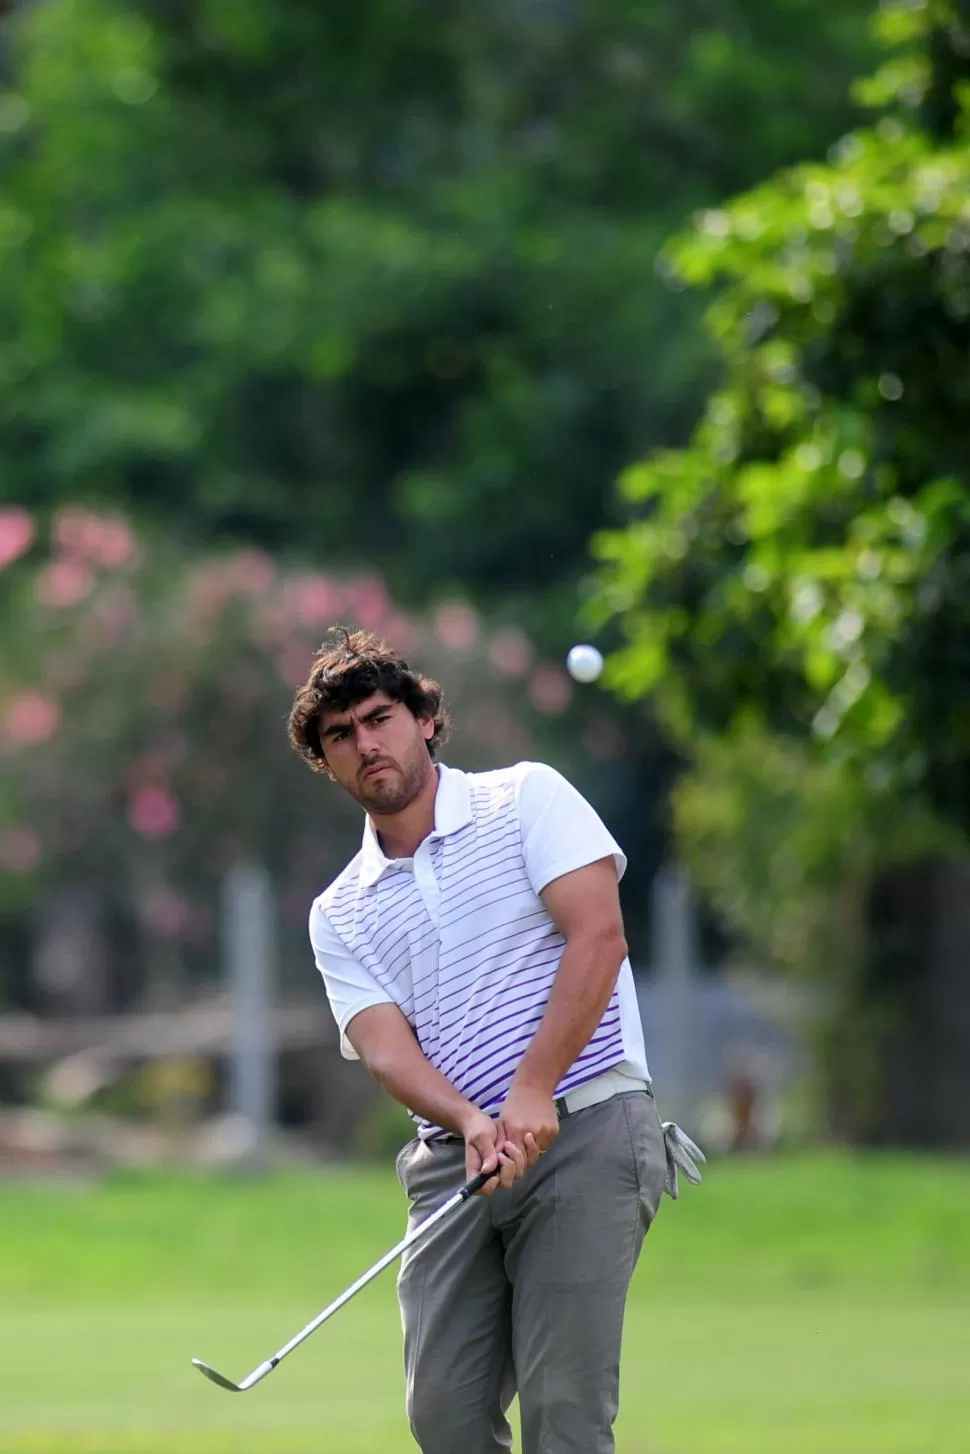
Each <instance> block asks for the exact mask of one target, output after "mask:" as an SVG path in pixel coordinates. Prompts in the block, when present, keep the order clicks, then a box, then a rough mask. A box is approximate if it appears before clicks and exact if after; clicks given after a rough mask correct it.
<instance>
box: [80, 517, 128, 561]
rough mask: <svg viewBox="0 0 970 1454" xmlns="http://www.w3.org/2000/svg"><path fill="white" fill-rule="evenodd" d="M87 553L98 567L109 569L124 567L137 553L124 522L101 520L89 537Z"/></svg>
mask: <svg viewBox="0 0 970 1454" xmlns="http://www.w3.org/2000/svg"><path fill="white" fill-rule="evenodd" d="M88 548H89V552H90V555H91V558H92V559H94V560H96V561H97V563H98V564H99V565H103V566H107V567H109V569H110V568H113V567H117V566H119V565H124V563H125V561H126V560H132V559H134V557H135V555H136V553H137V546H136V544H135V537H134V535H133V534H132V531H131V527H130V526H129V525H127V524H126V523H125V521H124V520H117V519H114V520H101V521H100V522H99V524H98V528H97V532H96V533H95V532H94V531H93V530H92V532H91V535H90V543H89V547H88Z"/></svg>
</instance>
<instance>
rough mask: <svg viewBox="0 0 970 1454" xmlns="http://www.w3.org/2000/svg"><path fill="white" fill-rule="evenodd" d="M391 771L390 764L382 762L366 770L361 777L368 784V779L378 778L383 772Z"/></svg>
mask: <svg viewBox="0 0 970 1454" xmlns="http://www.w3.org/2000/svg"><path fill="white" fill-rule="evenodd" d="M390 771H391V768H390V764H389V763H386V762H381V763H378V764H377V766H376V767H368V768H365V769H364V771H363V772H362V773H361V777H362V778H363V779H364V781H365V782H366V780H367V779H368V778H372V777H378V776H379V775H380V774H381V773H382V772H390Z"/></svg>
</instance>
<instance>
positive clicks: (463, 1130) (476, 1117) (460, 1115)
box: [448, 1101, 491, 1140]
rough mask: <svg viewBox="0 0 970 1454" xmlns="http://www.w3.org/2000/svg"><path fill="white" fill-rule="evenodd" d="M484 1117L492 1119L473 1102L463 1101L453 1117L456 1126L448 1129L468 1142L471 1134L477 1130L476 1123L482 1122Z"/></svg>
mask: <svg viewBox="0 0 970 1454" xmlns="http://www.w3.org/2000/svg"><path fill="white" fill-rule="evenodd" d="M483 1117H484V1118H485V1119H488V1120H490V1119H491V1117H487V1116H486V1113H485V1112H484V1111H483V1110H482V1109H481V1108H480V1107H479V1106H476V1105H474V1104H473V1103H472V1102H471V1101H463V1103H462V1104H461V1105H460V1106H458V1107H457V1108H456V1109H455V1112H454V1115H453V1117H452V1120H453V1123H454V1124H453V1125H452V1126H449V1128H448V1129H449V1130H452V1131H455V1132H457V1134H458V1135H459V1136H462V1137H464V1138H465V1140H467V1139H468V1135H469V1132H471V1131H473V1130H474V1129H475V1123H476V1121H481V1120H482V1118H483Z"/></svg>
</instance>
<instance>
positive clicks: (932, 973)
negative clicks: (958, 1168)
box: [861, 858, 970, 1149]
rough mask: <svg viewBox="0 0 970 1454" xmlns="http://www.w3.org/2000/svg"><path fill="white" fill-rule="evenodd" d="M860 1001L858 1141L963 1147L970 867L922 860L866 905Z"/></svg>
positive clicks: (968, 1092)
mask: <svg viewBox="0 0 970 1454" xmlns="http://www.w3.org/2000/svg"><path fill="white" fill-rule="evenodd" d="M870 926H871V936H872V937H871V941H870V943H871V952H870V957H869V963H868V965H867V970H866V974H865V977H864V980H863V984H862V987H861V988H862V997H863V1003H864V1004H867V1005H868V1007H869V1009H870V1011H872V1010H873V1008H874V1009H875V1023H876V1024H877V1025H878V1026H879V1030H878V1031H877V1034H876V1036H875V1041H876V1043H875V1046H874V1054H875V1060H876V1065H877V1070H878V1074H877V1076H876V1077H875V1084H876V1085H878V1087H879V1094H878V1096H877V1097H876V1098H874V1103H873V1104H872V1105H871V1107H870V1108H869V1116H868V1117H867V1118H866V1119H867V1120H869V1125H868V1127H867V1128H866V1130H867V1134H865V1136H864V1139H866V1140H868V1141H870V1142H873V1143H876V1144H883V1145H890V1144H891V1145H904V1146H912V1147H939V1148H943V1147H949V1148H963V1149H967V1148H970V864H967V863H966V862H954V861H952V860H949V861H948V860H943V859H938V858H937V859H926V860H923V861H921V862H919V863H916V864H909V865H906V866H904V867H900V868H898V869H896V870H894V871H893V872H891V873H888V874H886V875H884V876H883V877H882V879H881V880H880V882H879V884H878V885H877V887H876V889H875V891H874V893H873V896H872V901H871V917H870Z"/></svg>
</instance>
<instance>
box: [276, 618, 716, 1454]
mask: <svg viewBox="0 0 970 1454" xmlns="http://www.w3.org/2000/svg"><path fill="white" fill-rule="evenodd" d="M446 731H447V717H446V714H445V712H444V710H443V707H442V695H441V689H440V688H439V686H438V685H437V683H435V682H432V681H429V680H428V679H426V678H425V677H423V676H421V675H419V674H417V673H415V672H413V671H411V670H410V668H409V667H408V666H407V664H406V663H405V662H404V660H403V659H402V658H401V656H400V655H399V654H398V653H397V652H396V651H394V650H393V649H392V648H390V647H388V646H387V645H386V644H385V643H383V642H381V641H379V640H378V639H377V638H376V637H374V636H372V635H369V634H366V633H364V632H354V633H344V636H343V639H342V640H338V641H334V642H332V643H331V644H330V645H328V646H325V647H324V648H323V649H322V650H321V652H320V653H319V654H318V655H317V657H316V658H315V660H314V663H313V667H312V670H311V672H310V676H309V678H308V680H307V682H306V683H305V685H304V686H303V687H302V688H301V689H300V690H299V692H298V693H297V696H296V700H295V702H294V705H293V710H292V712H291V715H290V739H291V741H292V743H293V745H294V746H295V748H296V749H297V751H299V752H300V754H301V755H302V756H303V757H304V758H305V759H306V761H307V762H308V763H309V764H310V766H311V767H313V768H314V769H316V770H318V771H322V772H324V773H326V775H327V776H328V777H330V778H331V779H332V780H333V781H334V782H336V783H339V785H340V786H341V787H342V788H344V789H345V790H346V791H347V792H348V793H350V795H351V796H352V797H353V798H354V799H355V800H356V801H357V802H358V803H359V804H360V806H361V807H362V808H363V809H364V811H365V813H366V821H365V826H364V838H363V844H362V847H361V850H360V852H359V853H358V854H357V855H356V857H355V858H354V859H353V860H352V861H351V862H350V863H349V864H348V865H347V867H346V868H345V869H344V871H343V872H342V873H341V874H340V875H339V876H338V877H337V878H336V879H335V880H334V882H333V883H332V884H331V885H330V886H329V888H327V889H326V890H325V891H324V892H323V893H322V894H321V895H320V896H319V898H318V899H317V900H316V901H315V903H314V905H313V908H312V910H311V915H310V938H311V942H312V944H313V950H314V954H315V957H316V962H317V965H318V967H319V969H320V971H321V973H322V975H323V979H324V983H325V985H326V990H327V995H328V997H329V1000H330V1004H331V1007H332V1010H333V1013H334V1016H335V1018H336V1020H337V1023H338V1026H339V1029H340V1035H341V1046H342V1049H343V1051H344V1053H345V1054H346V1055H348V1056H349V1057H351V1058H354V1057H359V1058H360V1059H361V1060H363V1062H364V1064H365V1066H366V1067H367V1069H368V1070H369V1071H370V1073H371V1075H373V1076H374V1077H375V1078H376V1079H377V1080H378V1081H379V1082H380V1083H381V1085H383V1086H384V1088H385V1089H386V1090H387V1091H389V1092H390V1094H391V1095H392V1096H394V1097H395V1098H396V1099H397V1100H398V1101H400V1102H401V1103H402V1104H403V1105H404V1106H406V1107H407V1108H408V1110H409V1112H410V1113H411V1115H412V1117H413V1118H414V1120H415V1121H416V1123H417V1136H416V1138H415V1139H414V1140H413V1141H411V1142H410V1143H409V1144H408V1145H407V1146H405V1147H404V1149H403V1151H402V1152H401V1154H400V1155H399V1157H398V1162H397V1170H398V1175H399V1177H400V1180H401V1182H402V1184H403V1186H404V1189H405V1191H406V1193H407V1196H408V1198H409V1201H410V1218H411V1222H412V1224H416V1223H418V1222H420V1221H421V1220H423V1218H424V1217H426V1216H427V1215H428V1214H429V1212H431V1211H432V1210H433V1209H434V1208H435V1207H436V1206H438V1205H440V1204H441V1202H442V1201H444V1199H445V1198H446V1196H447V1195H449V1194H450V1193H451V1192H452V1191H453V1190H455V1189H456V1188H457V1186H459V1185H460V1184H461V1182H462V1180H463V1179H464V1178H468V1177H471V1176H473V1175H475V1173H477V1172H478V1171H480V1170H484V1171H492V1170H494V1171H495V1173H496V1175H495V1177H494V1179H493V1180H492V1181H491V1182H490V1183H489V1184H488V1186H487V1187H486V1191H485V1193H483V1194H482V1196H481V1199H480V1200H477V1201H475V1202H473V1203H472V1204H470V1206H469V1208H468V1209H466V1213H467V1214H466V1215H463V1216H461V1217H455V1218H453V1219H451V1220H450V1221H446V1222H444V1223H442V1224H441V1225H440V1226H439V1227H438V1228H436V1229H435V1231H434V1232H433V1233H432V1234H431V1236H430V1237H429V1238H428V1240H427V1242H426V1243H424V1244H421V1245H420V1246H419V1247H418V1248H416V1249H415V1250H414V1251H413V1253H412V1254H410V1255H407V1254H406V1255H405V1258H404V1260H403V1262H402V1266H401V1272H400V1277H399V1281H398V1291H399V1297H400V1303H401V1310H402V1318H403V1324H404V1339H405V1365H406V1373H407V1405H408V1415H409V1418H410V1422H411V1428H412V1432H413V1434H414V1437H415V1439H416V1440H417V1442H418V1444H419V1446H420V1448H421V1449H422V1450H423V1451H424V1454H496V1451H500V1450H508V1449H511V1447H512V1442H511V1433H510V1429H509V1424H508V1421H507V1418H506V1411H507V1409H508V1406H509V1404H510V1402H511V1400H512V1397H513V1396H514V1394H515V1393H516V1392H517V1393H518V1396H519V1405H520V1414H521V1424H522V1441H523V1450H524V1454H573V1451H575V1454H607V1451H610V1450H612V1449H613V1448H614V1442H613V1421H614V1419H615V1417H616V1411H617V1399H618V1388H619V1362H620V1341H621V1333H622V1324H623V1312H624V1306H625V1301H626V1295H627V1291H628V1288H629V1284H630V1278H631V1276H632V1273H633V1269H634V1266H635V1264H636V1261H637V1257H638V1254H639V1251H640V1246H641V1243H642V1241H643V1237H644V1234H645V1232H646V1230H647V1228H648V1227H649V1225H650V1223H651V1221H652V1220H653V1217H654V1215H655V1214H656V1211H657V1206H658V1203H659V1200H660V1197H661V1194H662V1192H663V1190H664V1186H665V1180H666V1179H667V1178H668V1175H669V1171H668V1151H669V1145H665V1137H664V1129H663V1128H662V1127H661V1124H660V1121H659V1118H658V1116H657V1111H656V1107H655V1103H654V1100H653V1094H652V1091H651V1088H650V1077H649V1073H648V1070H647V1064H646V1059H645V1056H644V1047H643V1035H642V1030H641V1026H640V1021H639V1016H638V1012H637V1003H636V996H635V992H634V985H633V977H632V972H631V969H630V964H629V961H628V959H627V954H626V943H625V940H624V937H623V925H622V919H621V915H620V907H619V896H618V889H617V882H618V879H619V876H620V875H621V873H622V872H623V869H624V867H625V859H624V856H623V853H622V851H621V850H620V848H619V847H618V846H617V844H616V843H615V842H614V840H613V839H612V837H611V836H610V834H609V833H608V832H607V830H606V828H605V827H604V825H603V823H602V822H601V821H600V819H599V818H598V816H597V815H596V813H595V812H594V811H593V809H592V808H591V807H590V806H589V804H588V803H586V801H585V800H584V799H583V798H582V797H581V796H580V795H579V794H578V793H577V792H576V791H575V789H573V788H572V787H571V786H570V785H569V783H567V782H566V780H565V779H564V778H562V777H561V776H560V775H559V774H558V773H557V772H555V771H554V770H553V769H552V768H550V767H546V766H544V765H542V764H540V763H519V764H518V765H517V766H516V767H513V768H509V769H506V770H502V771H498V772H486V773H463V772H458V771H456V770H454V769H451V768H448V767H445V766H437V765H436V757H437V749H438V746H439V744H440V743H441V742H442V741H443V740H444V737H445V735H446ZM686 1144H689V1143H686ZM678 1159H679V1158H678ZM679 1164H680V1165H682V1166H684V1169H685V1170H687V1172H688V1175H690V1174H691V1173H694V1175H695V1176H696V1168H694V1167H693V1165H692V1163H691V1164H689V1165H688V1164H687V1163H685V1161H684V1160H683V1159H679ZM674 1174H676V1173H674ZM692 1179H693V1177H692ZM668 1189H671V1188H670V1187H669V1181H668ZM672 1190H673V1193H674V1194H676V1187H675V1186H674V1187H673V1188H672Z"/></svg>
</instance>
